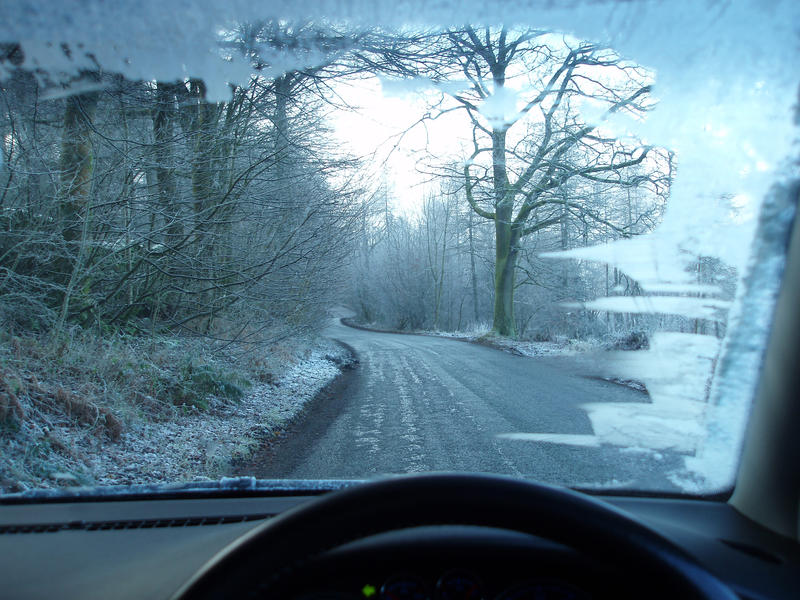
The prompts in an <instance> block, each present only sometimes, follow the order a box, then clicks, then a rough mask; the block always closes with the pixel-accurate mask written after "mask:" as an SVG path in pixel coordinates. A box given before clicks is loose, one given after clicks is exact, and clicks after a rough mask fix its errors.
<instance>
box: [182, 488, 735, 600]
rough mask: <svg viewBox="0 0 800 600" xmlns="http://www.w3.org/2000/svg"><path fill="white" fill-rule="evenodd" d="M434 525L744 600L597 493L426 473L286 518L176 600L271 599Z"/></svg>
mask: <svg viewBox="0 0 800 600" xmlns="http://www.w3.org/2000/svg"><path fill="white" fill-rule="evenodd" d="M429 525H474V526H482V527H492V528H497V529H506V530H510V531H517V532H520V533H527V534H530V535H535V536H538V537H542V538H545V539H548V540H551V541H553V542H557V543H560V544H563V545H565V546H569V547H571V548H574V549H576V550H578V551H581V552H583V553H584V554H585V555H587V556H589V557H596V558H598V559H600V560H602V561H605V562H606V563H608V562H610V561H608V554H609V551H610V550H613V552H614V554H615V557H616V558H615V560H614V561H613V562H615V563H617V562H620V561H623V562H625V564H627V565H629V566H630V568H631V569H637V570H639V569H644V570H645V571H648V572H650V573H652V574H653V575H654V576H656V577H659V578H660V582H661V583H665V584H666V585H668V586H670V588H671V590H672V593H673V594H676V593H678V594H680V596H681V597H685V598H698V599H703V600H710V599H712V598H713V599H731V600H734V599H736V598H737V596H736V595H735V594H734V593H733V592H732V591H731V590H730V589H729V588H728V587H727V586H725V585H724V584H723V583H722V582H721V581H719V580H718V579H717V578H716V577H714V576H713V575H711V574H710V573H709V572H708V571H706V570H705V569H703V568H702V567H700V566H699V565H698V564H697V563H696V562H695V561H694V559H692V558H691V557H690V556H689V555H688V554H686V553H685V552H684V551H683V550H682V549H681V548H679V547H678V546H676V545H675V544H674V543H672V542H670V541H669V540H667V539H666V538H664V537H663V536H661V535H660V534H658V533H656V532H655V531H653V530H652V529H649V528H648V527H646V526H645V525H643V524H641V523H639V522H638V521H635V520H634V519H632V518H631V517H629V516H627V515H626V514H625V513H624V512H622V511H621V510H619V509H617V508H615V507H612V506H609V505H608V504H606V503H603V502H600V501H599V500H596V499H594V498H591V497H590V496H586V495H584V494H580V493H578V492H574V491H572V490H568V489H563V488H557V487H553V486H549V485H544V484H540V483H533V482H529V481H521V480H517V479H511V478H508V477H501V476H495V475H473V474H425V475H414V476H401V477H396V478H391V479H384V480H379V481H374V482H368V483H364V484H362V485H358V486H354V487H352V488H346V489H344V490H340V491H337V492H332V493H330V494H327V495H325V496H322V497H321V498H318V499H315V500H313V501H310V502H308V503H306V504H303V505H301V506H299V507H297V508H294V509H291V510H289V511H286V512H284V513H281V514H280V515H279V516H277V517H275V518H273V519H270V520H269V521H267V522H266V523H264V524H263V525H260V526H259V527H256V528H255V529H253V530H252V531H250V532H248V533H247V534H245V535H244V536H242V537H241V538H239V539H238V540H235V541H234V542H233V543H231V544H230V545H229V546H227V547H226V548H224V549H223V550H222V551H220V552H219V553H218V554H217V555H216V556H215V557H214V558H212V559H211V560H210V561H209V562H208V563H206V564H205V565H204V566H203V567H202V568H201V569H200V570H199V571H198V572H197V573H196V574H195V575H194V576H193V577H192V578H191V579H190V580H189V581H188V582H186V584H184V585H183V586H182V587H181V589H179V590H178V592H176V594H175V595H174V596H173V599H174V600H200V599H203V600H207V599H210V598H223V597H231V596H232V595H233V594H234V593H236V594H239V593H241V595H245V594H246V593H248V592H249V593H251V594H253V595H254V596H258V597H265V596H264V594H265V592H267V591H268V590H269V589H270V588H271V587H272V586H274V585H275V584H277V583H278V582H279V581H281V580H285V579H286V578H287V577H290V576H297V575H298V574H300V573H302V569H303V567H304V566H305V565H307V564H308V563H309V562H310V561H312V560H313V559H315V558H316V557H318V556H320V555H322V554H324V553H325V552H328V551H330V550H333V549H335V548H338V547H340V546H343V545H344V544H347V543H350V542H354V541H357V540H360V539H364V538H367V537H370V536H372V535H377V534H380V533H387V532H390V531H397V530H401V529H407V528H411V527H421V526H429ZM265 565H269V569H270V575H269V576H268V577H266V578H264V577H261V578H258V579H257V580H255V579H256V578H255V577H254V573H262V572H263V569H264V566H265ZM236 586H241V588H242V589H240V590H237V589H236ZM242 592H243V593H242ZM245 597H246V596H245Z"/></svg>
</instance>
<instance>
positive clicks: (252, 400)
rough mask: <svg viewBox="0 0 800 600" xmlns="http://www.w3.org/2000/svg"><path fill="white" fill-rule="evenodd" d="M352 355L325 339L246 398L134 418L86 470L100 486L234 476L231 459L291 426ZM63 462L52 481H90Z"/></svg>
mask: <svg viewBox="0 0 800 600" xmlns="http://www.w3.org/2000/svg"><path fill="white" fill-rule="evenodd" d="M351 360H352V359H351V356H350V353H349V352H348V351H347V350H345V349H344V348H343V347H342V346H340V345H339V344H336V343H335V342H332V341H330V340H322V341H320V343H319V344H317V345H316V347H315V348H314V350H313V351H312V352H311V354H310V355H309V356H308V357H307V358H306V359H304V360H302V361H301V362H299V363H298V364H296V365H294V366H293V367H291V368H290V369H289V370H288V371H287V372H286V373H285V374H284V375H283V376H281V377H280V378H278V379H277V380H276V381H274V382H272V383H265V384H260V385H257V386H254V387H253V388H251V389H250V390H249V392H248V393H247V394H246V395H245V396H244V397H243V398H242V400H241V401H240V402H237V403H224V402H221V401H216V400H212V402H211V403H210V406H209V410H208V411H207V412H199V411H191V412H187V413H186V414H184V415H180V416H178V417H176V419H175V420H174V421H171V422H166V423H164V422H162V423H154V422H148V421H139V422H136V423H134V424H132V425H131V426H130V427H127V428H126V430H125V431H124V432H123V433H122V435H121V437H120V440H119V441H118V442H116V443H114V442H110V441H106V442H105V443H104V447H103V448H102V449H101V450H100V451H99V452H96V451H92V452H87V453H86V454H87V455H88V456H87V457H86V458H85V461H84V464H85V468H86V470H87V471H89V472H90V473H93V474H94V477H93V479H94V481H93V482H92V483H94V484H95V485H115V484H147V483H175V482H179V481H202V480H209V479H218V478H219V477H222V476H224V475H228V474H229V472H230V468H231V465H232V463H234V462H235V461H236V460H237V459H241V458H246V457H247V456H248V455H250V454H251V453H252V452H253V451H255V450H256V449H257V448H258V447H259V446H260V445H261V444H262V442H263V440H264V439H266V438H268V437H270V436H271V435H273V434H274V433H275V432H276V431H279V430H280V429H282V428H283V427H285V426H286V425H287V424H288V423H289V422H290V421H291V420H292V419H294V418H295V417H296V416H297V415H298V414H299V413H300V412H301V411H302V410H303V407H304V406H305V404H306V403H307V402H308V401H309V400H311V399H312V398H314V396H315V395H316V394H317V393H318V392H319V391H320V390H321V389H323V388H324V387H325V386H326V385H328V384H329V383H330V382H331V381H333V380H334V379H335V378H336V377H337V376H338V375H339V373H340V372H341V365H343V364H347V363H348V362H349V361H351ZM59 435H60V436H61V437H62V439H63V440H64V442H65V443H66V444H68V445H70V446H71V447H73V448H74V449H75V450H80V448H79V447H75V446H73V443H79V439H80V438H79V436H78V435H70V431H68V430H66V431H59ZM64 466H65V473H64V474H63V475H62V477H59V475H60V474H55V476H53V475H51V479H52V480H54V481H52V482H51V485H52V484H55V485H57V486H58V485H59V484H60V486H63V485H86V482H82V481H78V480H74V481H71V480H72V479H73V478H72V477H71V476H69V475H68V473H69V468H68V467H69V465H64ZM42 483H44V482H42ZM45 485H46V484H45ZM47 487H49V486H47Z"/></svg>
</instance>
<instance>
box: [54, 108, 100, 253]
mask: <svg viewBox="0 0 800 600" xmlns="http://www.w3.org/2000/svg"><path fill="white" fill-rule="evenodd" d="M99 99H100V96H99V94H98V93H96V92H95V93H89V94H80V95H77V96H69V97H67V105H66V108H65V109H64V134H63V138H62V142H61V160H60V163H61V164H60V171H61V201H60V207H59V208H60V212H61V217H62V219H63V222H64V226H63V230H62V233H63V236H64V239H65V240H66V241H67V242H74V241H76V240H77V239H78V238H80V235H81V229H82V227H81V225H82V223H81V222H82V220H83V218H84V213H85V210H86V204H87V202H88V200H89V192H90V190H91V186H92V172H93V168H94V164H93V155H92V143H91V139H90V133H91V122H92V119H93V118H94V112H95V110H96V108H97V102H98V100H99Z"/></svg>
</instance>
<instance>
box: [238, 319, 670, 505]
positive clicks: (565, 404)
mask: <svg viewBox="0 0 800 600" xmlns="http://www.w3.org/2000/svg"><path fill="white" fill-rule="evenodd" d="M326 334H327V335H328V336H330V337H331V338H333V339H336V340H341V341H342V342H345V343H346V344H349V345H350V346H351V347H352V348H353V349H354V350H355V351H356V353H357V354H358V359H359V360H360V365H359V366H358V367H357V368H356V369H355V371H353V372H351V374H350V375H348V376H347V377H348V380H347V381H346V385H345V386H344V388H343V389H340V390H338V391H337V393H336V394H335V396H334V397H333V398H331V399H328V400H326V402H325V404H324V405H321V406H319V407H317V408H316V410H314V411H313V412H312V413H311V414H309V415H308V416H307V417H306V419H304V421H303V422H302V423H301V424H300V425H299V426H298V427H297V428H296V429H295V431H293V432H291V434H290V435H289V437H288V439H287V440H286V441H285V442H283V443H282V444H279V445H277V446H276V447H275V448H274V455H273V456H272V458H271V460H269V461H265V463H264V464H263V465H261V468H263V469H264V470H263V472H260V473H253V474H254V475H256V476H258V477H276V478H295V479H320V478H321V479H330V478H344V479H349V478H370V477H375V476H379V475H385V474H393V473H419V472H424V471H485V472H492V473H503V474H509V475H513V476H522V477H528V478H531V479H535V480H538V481H543V482H548V483H555V484H564V485H570V486H573V487H581V488H584V487H585V488H612V487H613V488H615V487H627V488H635V489H650V490H672V491H679V490H678V489H677V488H676V487H675V486H674V485H673V484H672V483H670V482H669V480H668V479H667V477H666V475H667V473H668V472H670V471H673V470H675V469H679V468H680V467H681V464H682V463H681V461H680V455H678V454H675V453H671V452H647V451H642V450H636V449H630V448H628V449H626V448H615V447H610V446H600V447H586V446H576V445H569V444H562V443H547V442H532V441H523V440H514V439H504V438H502V437H498V436H499V435H501V434H508V433H515V432H543V433H551V434H552V433H555V434H568V435H576V436H579V438H581V439H582V438H585V436H587V435H591V434H593V431H592V426H591V423H590V421H589V418H588V417H587V414H586V412H585V411H584V410H582V409H581V408H580V405H581V404H584V403H589V402H592V403H596V402H619V403H623V402H647V401H648V398H647V396H646V395H645V394H644V393H642V392H639V391H636V390H633V389H629V388H626V387H622V386H619V385H616V384H613V383H609V382H606V381H601V380H597V379H591V378H587V377H585V376H582V375H581V374H580V367H579V362H578V361H577V360H576V359H574V358H571V357H539V358H528V357H520V356H514V355H512V354H508V353H506V352H502V351H499V350H495V349H492V348H488V347H484V346H480V345H477V344H471V343H467V342H462V341H457V340H452V339H447V338H439V337H429V336H419V335H399V334H391V333H376V332H371V331H362V330H358V329H353V328H351V327H347V326H345V325H342V324H341V323H339V321H338V319H333V320H332V322H331V325H330V327H329V328H328V330H327V331H326ZM564 439H568V438H567V437H566V436H565V438H564Z"/></svg>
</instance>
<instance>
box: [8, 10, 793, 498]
mask: <svg viewBox="0 0 800 600" xmlns="http://www.w3.org/2000/svg"><path fill="white" fill-rule="evenodd" d="M250 4H252V3H237V2H233V3H227V4H226V5H225V6H217V5H215V4H213V3H211V2H199V3H198V2H192V3H186V4H177V5H176V6H175V7H174V10H172V9H171V10H170V11H165V10H164V7H163V6H162V4H161V3H158V2H150V1H144V2H142V1H137V2H135V3H134V2H130V3H128V2H123V3H118V4H116V5H115V6H109V5H108V4H106V3H96V4H89V5H85V3H83V2H64V1H60V2H58V3H55V2H54V3H47V2H20V3H16V4H15V5H14V6H10V7H5V8H4V12H5V13H8V14H7V15H6V16H5V17H4V23H2V24H0V42H2V44H0V147H1V148H2V161H1V162H0V493H4V494H11V493H26V492H30V491H31V490H41V489H63V488H77V489H87V490H94V489H95V488H96V487H97V486H111V485H131V484H134V485H135V484H163V483H169V484H175V483H186V482H200V481H212V480H218V479H221V478H232V477H255V478H257V479H268V480H331V479H366V478H371V477H376V476H382V475H387V474H400V473H410V472H423V471H453V470H455V471H481V472H493V473H503V474H508V475H512V476H515V477H523V478H530V479H534V480H536V481H542V482H547V483H555V484H560V485H567V486H571V487H575V488H580V489H588V490H608V489H612V490H629V491H640V492H642V491H643V492H650V493H657V494H666V493H672V494H674V493H680V494H714V493H720V492H725V491H726V490H728V489H730V487H731V485H732V484H733V481H734V478H735V472H736V467H737V465H738V460H739V453H740V449H741V443H742V438H743V435H744V429H745V427H746V424H747V418H748V415H749V410H750V403H751V401H752V398H753V394H754V390H755V386H756V383H757V380H758V375H759V370H760V367H761V359H762V355H763V350H764V346H765V344H766V340H767V336H768V333H769V327H770V323H771V314H772V308H773V304H774V300H775V297H776V295H777V291H778V288H779V284H780V278H781V275H782V269H783V262H784V254H785V248H786V244H787V239H788V231H789V228H790V226H791V223H792V220H793V217H794V199H792V198H791V197H790V195H789V193H788V191H787V189H788V188H787V186H786V183H787V182H788V181H789V180H790V179H791V178H792V177H796V175H797V173H796V162H793V160H792V156H794V155H796V149H793V146H792V144H793V143H794V142H795V141H796V139H797V130H796V121H795V118H794V111H795V106H796V102H797V90H798V79H800V77H798V72H797V67H796V56H797V50H798V36H797V26H798V24H799V23H800V19H798V16H800V15H798V12H800V9H798V6H797V5H796V4H794V3H792V2H780V1H776V2H772V3H770V6H769V9H767V8H765V7H762V6H760V4H759V3H756V2H722V1H720V2H711V1H709V2H671V3H666V4H665V3H655V2H651V3H648V2H636V3H632V2H618V3H617V2H589V1H587V2H573V3H569V8H563V7H562V8H557V7H556V5H555V4H554V3H549V2H542V3H514V2H510V3H504V4H503V5H502V6H492V5H491V4H487V3H483V2H453V3H448V2H443V3H435V6H433V7H431V6H428V4H426V3H416V2H409V3H403V4H402V5H400V6H395V5H394V3H388V2H377V3H359V2H341V3H330V4H329V5H317V4H316V3H311V5H310V6H306V5H305V4H303V3H282V2H271V3H266V4H262V5H260V6H250Z"/></svg>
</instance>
